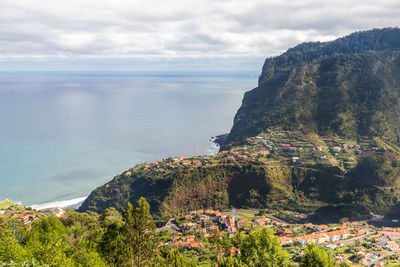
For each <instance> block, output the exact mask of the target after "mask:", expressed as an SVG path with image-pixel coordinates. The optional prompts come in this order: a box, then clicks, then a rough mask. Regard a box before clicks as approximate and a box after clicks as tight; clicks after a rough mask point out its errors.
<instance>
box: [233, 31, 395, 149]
mask: <svg viewBox="0 0 400 267" xmlns="http://www.w3.org/2000/svg"><path fill="white" fill-rule="evenodd" d="M399 40H400V29H398V28H387V29H382V30H371V31H367V32H359V33H354V34H351V35H349V36H346V37H343V38H340V39H337V40H335V41H332V42H326V43H320V42H316V43H304V44H300V45H298V46H296V47H294V48H292V49H289V50H288V51H287V52H286V53H283V54H282V55H280V56H277V57H273V58H268V59H266V61H265V64H264V66H263V71H262V74H261V76H260V78H259V84H258V87H257V88H255V89H253V90H251V91H249V92H247V93H246V94H245V96H244V99H243V103H242V106H241V107H240V109H239V110H238V112H237V114H236V116H235V121H234V126H233V128H232V130H231V132H230V134H229V136H228V138H227V142H232V141H243V140H244V139H245V138H246V137H250V136H255V135H257V134H258V133H260V132H263V131H265V129H268V128H270V127H273V126H281V127H283V129H285V130H302V131H305V132H310V133H318V134H324V135H325V134H335V135H340V136H344V137H348V138H357V137H360V136H378V137H385V138H388V140H391V141H392V142H395V143H397V144H399V143H400V129H399V125H400V117H399V116H398V114H399V111H400V95H399V87H400V63H399V62H400V61H399V60H398V59H399V54H398V53H397V52H396V51H397V49H399V48H400V41H399Z"/></svg>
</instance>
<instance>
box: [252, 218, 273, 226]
mask: <svg viewBox="0 0 400 267" xmlns="http://www.w3.org/2000/svg"><path fill="white" fill-rule="evenodd" d="M270 221H271V220H270V219H267V218H259V219H255V222H256V223H258V224H259V225H265V224H266V223H268V222H270Z"/></svg>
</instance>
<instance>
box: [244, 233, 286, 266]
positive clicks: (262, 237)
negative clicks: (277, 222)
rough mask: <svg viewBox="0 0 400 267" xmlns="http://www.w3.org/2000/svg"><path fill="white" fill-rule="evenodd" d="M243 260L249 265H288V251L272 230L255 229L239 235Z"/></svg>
mask: <svg viewBox="0 0 400 267" xmlns="http://www.w3.org/2000/svg"><path fill="white" fill-rule="evenodd" d="M238 239H239V248H240V251H241V256H240V258H241V260H242V261H243V262H244V263H245V264H247V265H249V266H266V267H268V266H288V264H289V260H288V255H287V253H286V251H284V250H283V249H282V248H281V245H280V244H279V242H278V239H277V237H276V236H274V235H273V233H272V232H271V230H269V229H263V230H254V231H251V232H250V233H249V234H248V235H247V236H244V237H243V236H238Z"/></svg>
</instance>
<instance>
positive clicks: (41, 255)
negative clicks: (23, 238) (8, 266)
mask: <svg viewBox="0 0 400 267" xmlns="http://www.w3.org/2000/svg"><path fill="white" fill-rule="evenodd" d="M67 238H68V237H67V234H66V230H65V227H64V225H63V224H62V223H61V222H60V220H59V219H58V218H57V217H56V216H54V215H51V216H48V217H45V218H42V219H41V220H40V221H39V222H37V223H35V224H33V226H32V230H31V231H30V232H29V234H28V241H27V243H26V246H25V248H26V249H27V250H28V251H30V252H31V253H32V255H33V257H34V258H35V259H36V260H37V261H38V263H39V264H41V265H46V264H48V265H51V266H70V265H73V261H72V260H71V259H70V258H69V257H68V255H69V254H71V253H72V252H73V248H72V247H71V246H70V245H69V243H68V241H67Z"/></svg>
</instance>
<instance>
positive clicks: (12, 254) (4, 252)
mask: <svg viewBox="0 0 400 267" xmlns="http://www.w3.org/2000/svg"><path fill="white" fill-rule="evenodd" d="M27 258H28V255H27V252H26V251H25V249H24V248H23V247H22V246H21V245H20V244H19V243H18V242H17V240H16V239H15V238H14V236H13V234H12V232H11V230H10V229H9V228H8V227H7V226H6V225H0V262H4V263H10V262H23V261H25V260H26V259H27ZM0 265H1V264H0Z"/></svg>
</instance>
